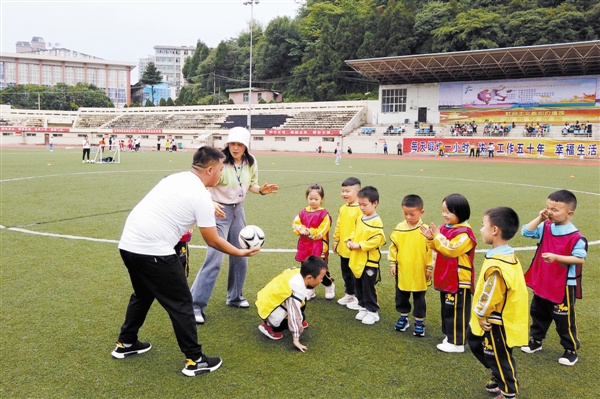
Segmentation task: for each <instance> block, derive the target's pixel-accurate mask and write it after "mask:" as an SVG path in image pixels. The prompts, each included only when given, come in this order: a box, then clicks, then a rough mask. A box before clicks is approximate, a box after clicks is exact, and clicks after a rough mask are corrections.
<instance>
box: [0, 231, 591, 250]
mask: <svg viewBox="0 0 600 399" xmlns="http://www.w3.org/2000/svg"><path fill="white" fill-rule="evenodd" d="M0 230H9V231H15V232H18V233H23V234H31V235H36V236H44V237H54V238H66V239H68V240H82V241H92V242H104V243H107V244H118V243H119V241H118V240H108V239H105V238H92V237H82V236H73V235H69V234H56V233H44V232H41V231H33V230H27V229H21V228H19V227H6V226H2V225H0ZM598 244H600V240H596V241H590V242H589V243H588V245H598ZM190 248H198V249H206V248H207V247H206V245H190ZM536 248H537V246H529V247H517V248H513V249H514V250H515V251H535V249H536ZM488 250H489V249H477V250H475V252H478V253H485V252H487V251H488ZM260 252H266V253H295V252H296V249H286V248H263V249H261V251H260ZM381 252H382V253H384V254H387V253H388V252H389V251H381Z"/></svg>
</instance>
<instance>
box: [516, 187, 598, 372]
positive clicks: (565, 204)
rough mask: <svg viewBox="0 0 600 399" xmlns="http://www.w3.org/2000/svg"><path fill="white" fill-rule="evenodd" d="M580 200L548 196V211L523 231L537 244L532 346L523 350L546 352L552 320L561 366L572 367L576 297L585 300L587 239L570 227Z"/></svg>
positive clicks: (530, 279) (532, 271)
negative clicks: (544, 342) (583, 275)
mask: <svg viewBox="0 0 600 399" xmlns="http://www.w3.org/2000/svg"><path fill="white" fill-rule="evenodd" d="M575 208H577V198H576V197H575V195H574V194H573V193H572V192H570V191H568V190H559V191H556V192H554V193H552V194H550V195H549V196H548V200H547V201H546V208H544V209H543V210H541V211H540V213H539V214H538V216H537V217H536V218H535V219H533V220H532V221H531V222H529V223H527V224H526V225H525V226H523V228H522V229H521V234H523V236H524V237H529V238H537V239H539V242H538V247H537V250H536V252H535V255H534V256H533V261H532V262H531V267H530V268H529V270H527V273H525V282H526V283H527V286H528V287H530V288H531V289H533V300H532V301H531V308H530V314H531V319H532V323H531V327H530V328H529V335H530V336H531V338H530V340H529V345H528V346H524V347H522V348H521V350H522V351H523V352H525V353H533V352H537V351H539V350H541V349H542V340H543V339H544V338H546V333H547V332H548V328H550V324H552V321H553V320H554V323H555V324H556V331H557V332H558V335H559V336H560V344H561V345H562V346H563V348H565V352H564V353H563V355H562V356H561V357H560V358H559V359H558V363H560V364H562V365H565V366H572V365H574V364H575V363H576V362H577V360H578V357H577V349H579V347H580V343H579V339H578V338H577V322H576V320H575V298H578V299H581V268H582V266H583V262H584V261H585V257H586V256H587V240H586V239H585V237H584V236H583V235H582V234H581V233H580V232H579V230H577V228H576V227H575V226H574V225H573V223H571V217H572V216H573V214H574V213H575Z"/></svg>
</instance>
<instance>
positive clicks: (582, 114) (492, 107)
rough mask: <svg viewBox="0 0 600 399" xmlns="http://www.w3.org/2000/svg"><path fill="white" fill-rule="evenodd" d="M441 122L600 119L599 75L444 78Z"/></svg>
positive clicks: (545, 121) (561, 121)
mask: <svg viewBox="0 0 600 399" xmlns="http://www.w3.org/2000/svg"><path fill="white" fill-rule="evenodd" d="M439 111H440V122H441V123H453V122H466V121H472V120H475V121H477V122H478V123H481V122H484V121H485V120H489V121H493V122H504V121H506V122H509V123H510V122H521V123H530V122H533V123H535V122H538V121H539V122H544V123H547V122H550V123H551V122H557V123H561V124H562V123H564V122H575V121H581V122H583V121H588V120H590V121H592V122H593V123H597V122H600V76H589V77H572V78H569V77H561V78H552V79H519V80H494V81H477V82H447V83H446V82H445V83H441V84H440V91H439Z"/></svg>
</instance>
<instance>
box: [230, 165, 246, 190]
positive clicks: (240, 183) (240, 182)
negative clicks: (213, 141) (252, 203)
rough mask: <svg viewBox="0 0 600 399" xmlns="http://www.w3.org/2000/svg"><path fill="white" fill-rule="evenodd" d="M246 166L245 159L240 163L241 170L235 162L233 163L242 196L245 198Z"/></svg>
mask: <svg viewBox="0 0 600 399" xmlns="http://www.w3.org/2000/svg"><path fill="white" fill-rule="evenodd" d="M243 168H244V161H242V164H241V165H240V168H239V171H238V168H237V166H235V163H234V164H233V169H235V176H236V177H237V180H238V183H239V185H240V195H239V197H240V198H244V188H243V187H242V169H243Z"/></svg>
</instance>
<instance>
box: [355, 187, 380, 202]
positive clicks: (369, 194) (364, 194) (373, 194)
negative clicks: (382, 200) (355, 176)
mask: <svg viewBox="0 0 600 399" xmlns="http://www.w3.org/2000/svg"><path fill="white" fill-rule="evenodd" d="M357 197H358V198H367V199H368V200H369V202H370V203H372V204H374V203H375V201H377V202H379V191H377V189H376V188H375V187H373V186H365V187H363V188H362V189H361V190H360V191H359V192H358V195H357Z"/></svg>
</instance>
